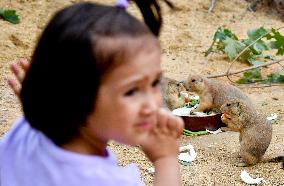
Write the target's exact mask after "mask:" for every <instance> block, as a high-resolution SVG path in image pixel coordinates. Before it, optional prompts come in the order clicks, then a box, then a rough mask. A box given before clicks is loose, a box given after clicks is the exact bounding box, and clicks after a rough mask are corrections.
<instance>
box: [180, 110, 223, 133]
mask: <svg viewBox="0 0 284 186" xmlns="http://www.w3.org/2000/svg"><path fill="white" fill-rule="evenodd" d="M221 116H222V114H214V115H207V116H195V115H188V116H181V117H182V119H183V121H184V128H185V129H187V130H190V131H202V130H206V129H208V130H212V131H214V130H217V129H219V128H220V127H225V126H226V125H225V124H224V123H223V122H222V120H221Z"/></svg>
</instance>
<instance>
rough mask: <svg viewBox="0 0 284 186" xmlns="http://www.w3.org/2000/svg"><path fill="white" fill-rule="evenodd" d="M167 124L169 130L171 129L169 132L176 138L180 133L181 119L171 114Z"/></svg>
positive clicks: (181, 127)
mask: <svg viewBox="0 0 284 186" xmlns="http://www.w3.org/2000/svg"><path fill="white" fill-rule="evenodd" d="M167 126H168V128H169V130H170V131H171V133H172V134H173V135H174V136H175V137H176V138H178V137H179V136H180V135H181V133H182V129H183V121H182V119H181V118H180V117H177V116H174V115H171V116H170V117H169V120H168V123H167Z"/></svg>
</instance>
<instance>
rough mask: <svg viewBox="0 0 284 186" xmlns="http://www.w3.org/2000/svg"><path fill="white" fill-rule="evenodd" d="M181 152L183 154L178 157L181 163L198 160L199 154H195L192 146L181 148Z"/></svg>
mask: <svg viewBox="0 0 284 186" xmlns="http://www.w3.org/2000/svg"><path fill="white" fill-rule="evenodd" d="M179 151H180V152H182V153H180V154H179V156H178V159H179V160H180V161H184V162H188V163H190V162H192V161H194V160H195V159H196V156H197V153H196V152H195V150H194V148H193V146H192V145H186V146H183V147H180V148H179ZM184 151H185V152H184Z"/></svg>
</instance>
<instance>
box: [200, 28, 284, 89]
mask: <svg viewBox="0 0 284 186" xmlns="http://www.w3.org/2000/svg"><path fill="white" fill-rule="evenodd" d="M272 49H275V50H276V54H275V55H284V36H283V35H281V33H280V32H279V31H278V30H277V29H274V28H272V29H266V28H264V27H260V28H256V29H251V30H249V31H248V32H247V38H245V39H242V40H240V39H239V38H238V37H237V35H236V34H235V33H233V32H232V31H231V30H229V29H227V28H223V27H219V28H218V29H217V31H216V32H215V34H214V37H213V42H212V44H211V46H210V47H209V49H208V50H207V51H206V52H205V56H208V55H209V54H210V53H212V52H221V53H223V54H225V55H227V57H228V58H229V60H230V61H233V60H235V59H236V58H237V57H239V60H241V61H243V62H246V63H248V64H249V65H261V64H264V63H265V62H267V61H269V60H274V59H275V56H274V55H268V54H265V51H271V50H272ZM256 82H261V83H283V72H281V73H273V74H270V75H268V76H267V78H266V79H263V78H262V76H261V70H260V69H259V68H258V69H254V70H251V71H248V72H245V73H244V76H243V77H242V78H241V79H239V80H238V81H237V83H241V84H247V83H256Z"/></svg>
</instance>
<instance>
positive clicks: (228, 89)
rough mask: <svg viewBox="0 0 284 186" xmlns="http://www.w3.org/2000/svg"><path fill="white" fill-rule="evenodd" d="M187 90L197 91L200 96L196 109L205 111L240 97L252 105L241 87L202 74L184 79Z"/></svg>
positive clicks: (217, 107) (218, 107) (183, 82)
mask: <svg viewBox="0 0 284 186" xmlns="http://www.w3.org/2000/svg"><path fill="white" fill-rule="evenodd" d="M182 84H183V86H184V87H185V88H186V90H187V91H190V92H196V93H197V94H198V95H199V97H200V104H199V105H198V106H197V108H196V109H195V110H194V111H197V112H203V111H208V110H211V109H213V108H216V109H220V107H221V106H222V105H223V104H224V103H226V102H228V101H230V100H232V99H236V98H237V99H240V100H243V101H244V102H246V103H247V105H250V106H252V103H251V101H250V99H249V98H248V97H247V96H246V95H245V93H244V92H242V91H241V90H240V89H239V88H237V87H235V86H233V85H230V84H228V83H226V82H223V81H217V80H212V79H208V78H206V77H204V76H201V75H189V76H188V78H187V79H186V80H185V81H182Z"/></svg>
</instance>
